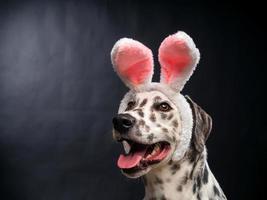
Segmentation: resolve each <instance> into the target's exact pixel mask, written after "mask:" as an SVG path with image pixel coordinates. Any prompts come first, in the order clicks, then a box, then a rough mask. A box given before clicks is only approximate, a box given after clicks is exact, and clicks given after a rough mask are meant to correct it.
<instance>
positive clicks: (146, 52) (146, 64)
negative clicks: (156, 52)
mask: <svg viewBox="0 0 267 200" xmlns="http://www.w3.org/2000/svg"><path fill="white" fill-rule="evenodd" d="M111 61H112V64H113V67H114V70H115V71H116V72H117V74H118V75H119V77H120V78H121V80H122V81H123V82H124V83H125V85H126V86H128V87H129V88H131V89H137V88H138V87H142V86H144V85H146V84H147V83H150V82H151V80H152V75H153V65H154V64H153V56H152V52H151V50H150V49H149V48H147V47H146V46H145V45H143V44H142V43H140V42H138V41H136V40H133V39H129V38H122V39H120V40H118V41H117V42H116V43H115V45H114V47H113V49H112V51H111Z"/></svg>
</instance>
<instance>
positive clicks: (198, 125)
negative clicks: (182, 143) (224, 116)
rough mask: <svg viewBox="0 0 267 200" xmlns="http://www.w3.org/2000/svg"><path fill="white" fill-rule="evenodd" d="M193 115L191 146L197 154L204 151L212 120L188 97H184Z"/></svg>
mask: <svg viewBox="0 0 267 200" xmlns="http://www.w3.org/2000/svg"><path fill="white" fill-rule="evenodd" d="M185 97H186V99H187V101H188V103H189V104H190V107H191V109H192V115H193V122H194V124H193V130H192V145H193V146H194V148H195V149H196V150H197V151H198V152H202V151H203V150H204V146H205V142H206V140H207V139H208V137H209V135H210V132H211V128H212V119H211V117H210V116H209V115H208V114H207V113H206V112H205V111H204V110H203V109H202V108H201V107H200V106H199V105H197V104H196V103H195V102H194V101H193V100H192V99H191V98H190V97H189V96H185Z"/></svg>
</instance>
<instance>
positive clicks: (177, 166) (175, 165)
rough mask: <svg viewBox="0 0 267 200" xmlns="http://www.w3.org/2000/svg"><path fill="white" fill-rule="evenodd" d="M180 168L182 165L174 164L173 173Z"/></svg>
mask: <svg viewBox="0 0 267 200" xmlns="http://www.w3.org/2000/svg"><path fill="white" fill-rule="evenodd" d="M180 168H181V166H180V165H179V164H173V165H172V166H171V170H172V174H175V173H176V172H177V171H178V170H179V169H180Z"/></svg>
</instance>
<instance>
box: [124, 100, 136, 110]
mask: <svg viewBox="0 0 267 200" xmlns="http://www.w3.org/2000/svg"><path fill="white" fill-rule="evenodd" d="M134 106H135V101H129V102H128V104H127V108H126V110H131V109H132V108H133V107H134Z"/></svg>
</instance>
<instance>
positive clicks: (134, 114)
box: [113, 91, 181, 177]
mask: <svg viewBox="0 0 267 200" xmlns="http://www.w3.org/2000/svg"><path fill="white" fill-rule="evenodd" d="M178 113H179V112H178V110H177V107H176V106H175V104H174V103H172V101H171V100H170V99H169V98H168V97H167V96H165V95H164V94H162V93H161V92H159V91H150V92H139V93H129V94H128V95H126V96H125V98H124V99H123V100H122V103H121V106H120V109H119V114H118V115H117V116H116V117H114V119H113V126H114V129H113V136H114V139H115V140H117V141H119V142H121V143H122V144H123V147H124V151H125V152H124V153H123V154H122V155H121V156H120V157H119V160H118V166H119V167H120V168H121V169H122V171H123V173H124V174H125V175H127V176H128V177H139V176H141V175H144V174H145V173H147V172H148V171H149V170H151V169H152V168H155V167H158V166H159V165H163V164H165V163H167V162H168V161H169V160H170V159H171V157H172V154H173V152H174V151H175V149H176V147H177V146H179V140H180V137H179V132H180V129H181V128H180V127H181V126H180V124H181V123H180V117H179V114H178Z"/></svg>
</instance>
